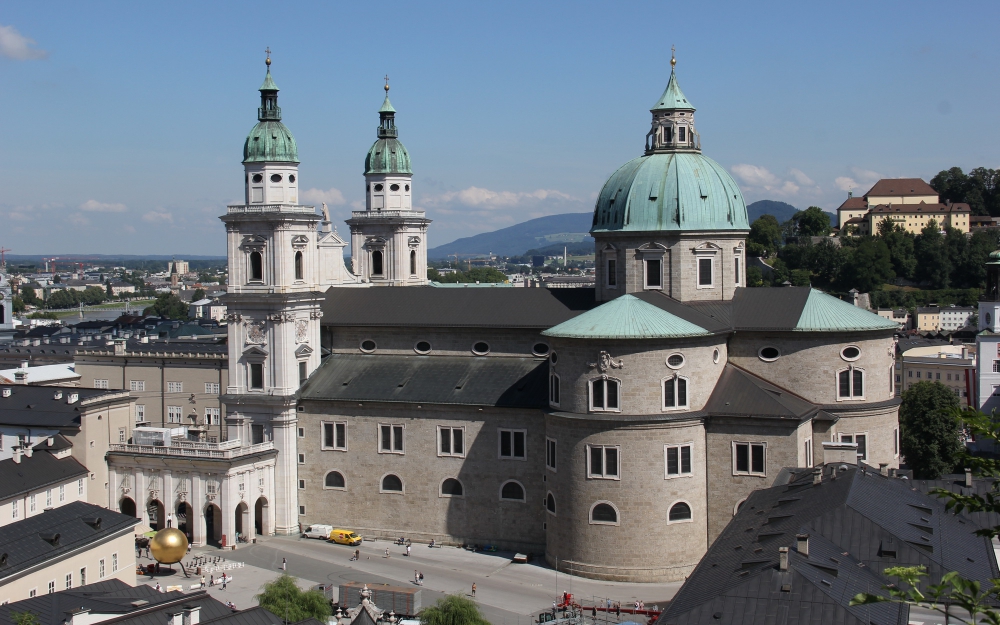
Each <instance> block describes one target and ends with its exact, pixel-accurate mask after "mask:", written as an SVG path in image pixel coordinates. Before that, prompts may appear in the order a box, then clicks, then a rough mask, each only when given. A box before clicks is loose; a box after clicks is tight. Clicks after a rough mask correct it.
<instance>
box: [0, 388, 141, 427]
mask: <svg viewBox="0 0 1000 625" xmlns="http://www.w3.org/2000/svg"><path fill="white" fill-rule="evenodd" d="M7 388H10V391H11V394H10V397H0V424H2V425H20V426H27V427H50V428H53V427H54V428H62V427H73V426H77V427H78V426H79V425H80V410H81V407H82V406H84V405H89V404H92V403H100V402H102V401H110V400H119V401H129V399H128V391H109V390H106V389H98V388H77V387H73V388H67V389H62V390H63V397H62V399H55V398H54V397H55V395H54V391H55V390H58V389H54V388H53V387H51V386H24V385H20V384H15V385H12V386H9V387H7ZM74 393H75V394H77V395H78V396H79V398H78V399H77V401H75V402H73V403H72V404H71V403H69V400H70V397H71V395H73V394H74Z"/></svg>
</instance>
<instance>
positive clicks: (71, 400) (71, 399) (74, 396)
mask: <svg viewBox="0 0 1000 625" xmlns="http://www.w3.org/2000/svg"><path fill="white" fill-rule="evenodd" d="M78 399H80V394H79V393H70V394H69V395H67V396H66V403H67V404H75V403H76V401H77V400H78Z"/></svg>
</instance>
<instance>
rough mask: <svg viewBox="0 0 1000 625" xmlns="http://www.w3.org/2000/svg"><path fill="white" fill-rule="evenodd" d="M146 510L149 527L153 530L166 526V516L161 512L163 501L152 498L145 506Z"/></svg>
mask: <svg viewBox="0 0 1000 625" xmlns="http://www.w3.org/2000/svg"><path fill="white" fill-rule="evenodd" d="M146 512H147V513H148V514H149V527H150V529H152V530H153V531H159V530H162V529H163V528H165V527H166V526H167V517H166V516H165V515H164V514H163V502H162V501H160V500H159V499H153V500H152V501H150V502H149V504H148V505H147V506H146Z"/></svg>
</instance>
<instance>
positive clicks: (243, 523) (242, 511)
mask: <svg viewBox="0 0 1000 625" xmlns="http://www.w3.org/2000/svg"><path fill="white" fill-rule="evenodd" d="M235 521H236V523H235V525H234V526H233V528H234V529H235V531H236V534H235V535H234V536H233V540H234V541H235V540H236V539H237V537H239V536H246V528H247V525H249V524H250V523H249V521H250V508H249V506H247V504H246V502H245V501H241V502H240V505H238V506H236V519H235Z"/></svg>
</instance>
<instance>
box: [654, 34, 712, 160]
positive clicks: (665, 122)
mask: <svg viewBox="0 0 1000 625" xmlns="http://www.w3.org/2000/svg"><path fill="white" fill-rule="evenodd" d="M676 67H677V57H676V56H674V54H673V48H671V55H670V80H669V81H667V88H666V89H664V90H663V95H661V96H660V97H659V99H658V100H657V101H656V104H654V105H653V108H651V109H649V112H650V113H652V114H653V122H652V128H650V131H649V132H648V133H647V134H646V154H662V153H664V152H681V151H683V152H700V151H701V137H700V136H699V135H698V132H697V131H696V130H695V128H694V111H695V108H694V106H692V105H691V103H690V102H688V99H687V96H685V95H684V92H683V91H681V87H680V85H679V84H677V70H676Z"/></svg>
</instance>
